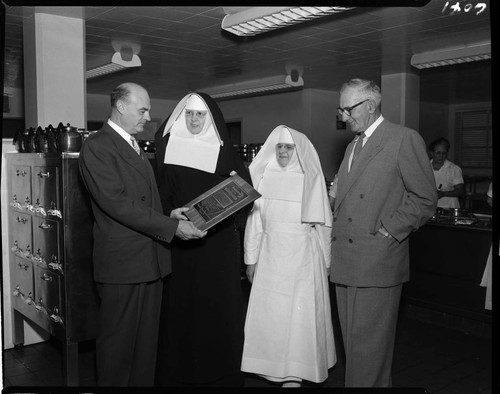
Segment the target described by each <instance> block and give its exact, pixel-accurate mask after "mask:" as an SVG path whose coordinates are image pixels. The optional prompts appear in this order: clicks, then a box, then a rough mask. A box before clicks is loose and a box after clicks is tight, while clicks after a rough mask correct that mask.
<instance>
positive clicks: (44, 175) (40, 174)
mask: <svg viewBox="0 0 500 394" xmlns="http://www.w3.org/2000/svg"><path fill="white" fill-rule="evenodd" d="M37 175H38V176H39V177H40V178H44V177H45V178H48V177H50V172H49V171H47V172H41V171H40V172H39V173H38V174H37Z"/></svg>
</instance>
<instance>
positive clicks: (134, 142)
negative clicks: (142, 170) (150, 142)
mask: <svg viewBox="0 0 500 394" xmlns="http://www.w3.org/2000/svg"><path fill="white" fill-rule="evenodd" d="M130 142H131V143H132V148H134V149H135V151H136V152H137V154H138V155H139V156H140V155H141V148H139V144H137V141H136V139H135V137H134V136H130Z"/></svg>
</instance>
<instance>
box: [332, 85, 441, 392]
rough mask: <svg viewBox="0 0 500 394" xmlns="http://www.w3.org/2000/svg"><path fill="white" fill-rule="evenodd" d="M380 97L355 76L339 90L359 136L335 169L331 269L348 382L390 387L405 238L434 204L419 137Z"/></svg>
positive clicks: (405, 273)
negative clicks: (387, 112)
mask: <svg viewBox="0 0 500 394" xmlns="http://www.w3.org/2000/svg"><path fill="white" fill-rule="evenodd" d="M380 102H381V93H380V88H379V87H378V86H377V85H376V84H375V83H373V82H372V81H367V80H362V79H353V80H351V81H349V82H347V83H345V84H344V85H343V86H342V88H341V90H340V107H339V108H338V112H339V114H340V115H341V116H342V120H343V121H344V122H347V123H348V124H349V126H350V128H351V130H352V131H353V132H354V133H357V134H359V135H358V136H357V137H356V138H355V139H354V140H353V141H352V142H351V143H350V144H349V145H348V146H347V149H346V152H345V156H344V159H343V161H342V163H341V165H340V168H339V172H338V184H337V193H336V196H335V202H334V218H333V221H334V222H333V238H332V263H331V273H330V280H331V281H332V282H334V283H335V289H336V291H335V293H336V297H337V306H338V313H339V320H340V326H341V331H342V336H343V340H344V347H345V353H346V365H345V386H346V387H390V386H391V385H392V381H391V368H392V358H393V350H394V340H395V333H396V323H397V316H398V308H399V301H400V298H401V290H402V286H403V283H404V282H406V281H408V279H409V247H408V242H409V241H408V237H409V235H410V234H411V232H412V231H415V230H417V229H418V228H419V227H420V226H422V225H423V224H424V223H425V222H426V221H427V220H428V219H429V218H430V217H432V215H433V214H434V212H435V210H436V203H437V192H436V184H435V181H434V174H433V173H432V168H431V165H430V162H429V158H428V156H427V152H426V147H425V143H424V141H423V139H422V137H421V136H420V135H419V134H418V133H417V132H416V131H415V130H412V129H409V128H406V127H403V126H400V125H396V124H393V123H390V122H389V121H388V120H386V119H384V117H383V116H382V114H381V111H380ZM361 144H363V145H361ZM356 147H358V149H359V148H362V149H361V150H360V152H359V153H358V152H357V151H358V149H356ZM353 156H355V157H353Z"/></svg>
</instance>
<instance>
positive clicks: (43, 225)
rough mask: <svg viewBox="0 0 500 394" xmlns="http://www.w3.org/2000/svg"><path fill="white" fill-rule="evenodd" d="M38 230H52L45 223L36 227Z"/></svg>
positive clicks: (50, 226)
mask: <svg viewBox="0 0 500 394" xmlns="http://www.w3.org/2000/svg"><path fill="white" fill-rule="evenodd" d="M38 228H41V229H42V230H49V229H51V228H52V225H51V224H47V223H42V224H40V225H39V226H38Z"/></svg>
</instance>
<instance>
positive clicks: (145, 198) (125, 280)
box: [79, 83, 206, 386]
mask: <svg viewBox="0 0 500 394" xmlns="http://www.w3.org/2000/svg"><path fill="white" fill-rule="evenodd" d="M150 109H151V105H150V99H149V95H148V93H147V91H146V90H145V89H144V88H143V87H141V86H139V85H137V84H134V83H123V84H121V85H119V86H117V87H116V88H115V89H114V90H113V91H112V92H111V116H110V118H109V119H108V121H107V122H106V123H105V124H104V126H103V127H102V129H101V130H99V131H98V132H97V133H95V134H93V135H92V136H90V137H89V138H88V139H87V140H86V141H85V143H84V144H83V146H82V149H81V152H80V159H79V164H80V171H81V175H82V177H83V180H84V183H85V186H86V187H87V189H88V191H89V193H90V195H91V203H92V211H93V213H94V218H95V223H94V230H93V231H94V234H93V235H94V249H93V264H94V280H95V281H96V285H97V291H98V294H99V297H100V306H99V321H98V332H97V338H96V358H97V384H98V385H99V386H152V385H153V379H154V371H155V363H156V353H157V343H158V335H159V333H158V330H159V316H160V305H161V299H162V282H161V278H163V277H165V276H166V275H167V274H169V273H170V272H171V261H170V250H169V248H168V246H167V242H170V241H171V240H172V238H173V237H174V235H175V236H178V237H179V238H181V239H184V240H187V239H193V238H202V237H204V236H205V235H206V232H205V231H203V232H202V231H200V230H198V229H197V228H196V227H195V226H194V225H193V224H192V223H191V222H189V221H182V220H177V219H171V218H169V217H168V216H164V215H163V213H162V212H163V211H162V206H161V201H160V196H159V193H158V187H157V184H156V181H155V177H154V172H153V169H152V167H151V164H150V163H149V162H148V160H147V159H146V158H145V157H144V155H143V152H142V151H141V150H140V148H139V147H138V146H137V142H135V140H132V139H131V137H133V135H134V134H136V133H139V132H141V131H143V129H144V125H145V124H146V122H148V121H150V120H151V118H150V116H149V111H150Z"/></svg>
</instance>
